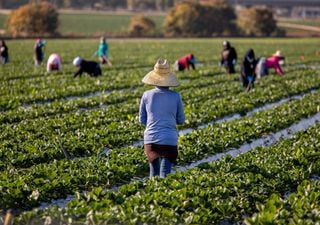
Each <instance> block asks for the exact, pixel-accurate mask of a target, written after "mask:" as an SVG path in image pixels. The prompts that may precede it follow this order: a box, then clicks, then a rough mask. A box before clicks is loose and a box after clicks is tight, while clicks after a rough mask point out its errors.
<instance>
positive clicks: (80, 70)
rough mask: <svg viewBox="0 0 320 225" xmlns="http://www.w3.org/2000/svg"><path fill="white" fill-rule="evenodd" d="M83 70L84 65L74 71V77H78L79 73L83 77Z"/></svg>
mask: <svg viewBox="0 0 320 225" xmlns="http://www.w3.org/2000/svg"><path fill="white" fill-rule="evenodd" d="M82 72H83V70H82V67H81V66H80V67H79V69H78V70H77V71H76V72H75V73H74V75H73V77H77V76H78V75H79V77H81V74H82Z"/></svg>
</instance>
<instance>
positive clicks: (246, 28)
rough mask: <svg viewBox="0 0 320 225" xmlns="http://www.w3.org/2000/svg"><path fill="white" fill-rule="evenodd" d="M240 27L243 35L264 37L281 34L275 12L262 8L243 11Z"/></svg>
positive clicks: (257, 7) (240, 17) (240, 16)
mask: <svg viewBox="0 0 320 225" xmlns="http://www.w3.org/2000/svg"><path fill="white" fill-rule="evenodd" d="M238 25H239V27H240V29H241V30H242V32H243V34H244V35H247V36H258V37H262V36H273V35H279V34H280V33H281V31H280V30H279V29H278V27H277V21H276V20H275V18H274V15H273V12H272V11H271V10H270V9H269V8H267V7H262V6H256V7H251V8H247V9H243V10H242V11H241V12H240V15H239V19H238Z"/></svg>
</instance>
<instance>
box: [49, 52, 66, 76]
mask: <svg viewBox="0 0 320 225" xmlns="http://www.w3.org/2000/svg"><path fill="white" fill-rule="evenodd" d="M61 67H62V65H61V57H60V56H59V55H58V54H56V53H53V54H51V55H50V56H49V58H48V61H47V72H51V71H53V70H57V71H58V70H61Z"/></svg>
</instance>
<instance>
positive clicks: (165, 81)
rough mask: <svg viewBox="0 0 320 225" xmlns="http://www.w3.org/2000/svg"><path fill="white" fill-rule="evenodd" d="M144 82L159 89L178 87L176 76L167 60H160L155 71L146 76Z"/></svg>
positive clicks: (155, 66)
mask: <svg viewBox="0 0 320 225" xmlns="http://www.w3.org/2000/svg"><path fill="white" fill-rule="evenodd" d="M142 82H143V83H145V84H149V85H154V86H159V87H173V86H178V85H179V82H178V80H177V78H176V76H175V75H174V74H173V73H172V72H171V71H170V65H169V62H168V61H167V60H166V59H158V61H157V62H156V64H155V65H154V69H153V70H152V71H150V72H149V73H148V74H147V75H145V76H144V78H143V79H142Z"/></svg>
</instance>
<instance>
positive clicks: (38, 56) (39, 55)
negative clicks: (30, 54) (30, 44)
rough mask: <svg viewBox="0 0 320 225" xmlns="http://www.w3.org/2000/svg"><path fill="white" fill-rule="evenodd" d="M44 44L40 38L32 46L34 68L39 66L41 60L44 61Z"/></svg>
mask: <svg viewBox="0 0 320 225" xmlns="http://www.w3.org/2000/svg"><path fill="white" fill-rule="evenodd" d="M45 45H46V43H45V41H42V40H41V38H37V39H36V42H35V44H34V48H33V50H34V64H35V65H36V66H39V65H41V63H42V61H43V59H44V52H43V48H44V47H45Z"/></svg>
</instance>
